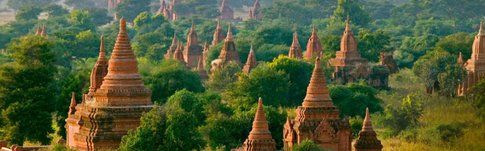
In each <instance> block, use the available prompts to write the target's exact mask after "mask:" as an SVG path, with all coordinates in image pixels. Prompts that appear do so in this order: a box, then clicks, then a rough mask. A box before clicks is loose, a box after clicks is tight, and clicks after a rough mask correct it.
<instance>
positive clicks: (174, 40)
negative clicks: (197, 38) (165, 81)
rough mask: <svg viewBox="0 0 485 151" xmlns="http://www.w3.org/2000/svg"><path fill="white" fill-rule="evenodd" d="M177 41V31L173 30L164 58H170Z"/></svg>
mask: <svg viewBox="0 0 485 151" xmlns="http://www.w3.org/2000/svg"><path fill="white" fill-rule="evenodd" d="M178 43H179V42H178V39H177V32H174V34H173V38H172V44H171V45H170V47H168V50H167V52H166V53H165V55H164V58H165V59H170V58H172V57H173V54H174V53H175V50H176V49H177V47H178Z"/></svg>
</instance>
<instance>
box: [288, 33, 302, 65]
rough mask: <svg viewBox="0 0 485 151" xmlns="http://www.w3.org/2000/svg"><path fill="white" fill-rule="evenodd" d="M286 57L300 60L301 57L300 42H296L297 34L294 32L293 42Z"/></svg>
mask: <svg viewBox="0 0 485 151" xmlns="http://www.w3.org/2000/svg"><path fill="white" fill-rule="evenodd" d="M288 57H290V58H296V59H301V58H302V57H303V55H302V52H301V46H300V42H299V41H298V33H297V32H296V31H295V33H293V42H292V43H291V47H290V51H289V52H288Z"/></svg>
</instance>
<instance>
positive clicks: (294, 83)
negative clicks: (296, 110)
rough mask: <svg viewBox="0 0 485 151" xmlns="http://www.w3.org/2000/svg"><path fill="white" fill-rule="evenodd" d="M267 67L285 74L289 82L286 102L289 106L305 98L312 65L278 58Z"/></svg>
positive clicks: (281, 57)
mask: <svg viewBox="0 0 485 151" xmlns="http://www.w3.org/2000/svg"><path fill="white" fill-rule="evenodd" d="M268 66H269V67H270V68H272V69H275V70H277V71H283V72H285V73H286V74H287V75H288V77H289V81H290V83H289V84H290V87H289V92H291V93H289V94H288V98H287V99H288V101H289V105H291V106H297V105H300V104H301V101H302V100H303V99H304V98H305V95H306V88H307V86H308V83H309V82H310V77H311V74H312V68H313V67H312V65H311V64H309V63H307V62H305V61H302V60H297V59H292V58H288V57H284V56H280V57H278V58H276V59H275V60H273V62H271V63H268Z"/></svg>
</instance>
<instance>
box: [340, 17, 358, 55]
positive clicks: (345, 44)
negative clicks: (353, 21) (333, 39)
mask: <svg viewBox="0 0 485 151" xmlns="http://www.w3.org/2000/svg"><path fill="white" fill-rule="evenodd" d="M340 51H342V52H346V51H357V41H356V40H355V37H354V33H353V32H352V29H351V28H350V18H349V17H347V20H346V21H345V30H344V33H343V34H342V39H341V41H340ZM359 56H360V55H359Z"/></svg>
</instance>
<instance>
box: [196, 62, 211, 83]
mask: <svg viewBox="0 0 485 151" xmlns="http://www.w3.org/2000/svg"><path fill="white" fill-rule="evenodd" d="M196 71H197V73H198V74H199V77H200V79H201V80H207V79H209V75H208V74H207V71H206V70H205V67H204V59H202V56H200V57H199V63H198V64H197V69H196Z"/></svg>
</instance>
